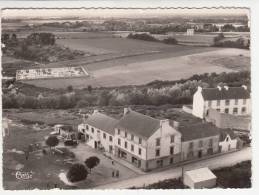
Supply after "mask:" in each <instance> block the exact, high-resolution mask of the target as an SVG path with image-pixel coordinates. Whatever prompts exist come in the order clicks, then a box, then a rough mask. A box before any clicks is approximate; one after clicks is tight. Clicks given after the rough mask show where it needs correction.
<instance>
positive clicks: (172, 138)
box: [170, 135, 174, 143]
mask: <svg viewBox="0 0 259 195" xmlns="http://www.w3.org/2000/svg"><path fill="white" fill-rule="evenodd" d="M170 143H174V135H171V136H170Z"/></svg>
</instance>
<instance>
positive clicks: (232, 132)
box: [219, 129, 237, 141]
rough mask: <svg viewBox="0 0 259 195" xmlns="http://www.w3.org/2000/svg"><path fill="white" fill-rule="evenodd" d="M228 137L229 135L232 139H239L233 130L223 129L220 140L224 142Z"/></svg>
mask: <svg viewBox="0 0 259 195" xmlns="http://www.w3.org/2000/svg"><path fill="white" fill-rule="evenodd" d="M227 135H229V136H230V138H231V139H235V138H237V135H236V134H235V133H234V131H233V130H231V129H221V130H220V138H219V140H220V141H224V140H225V138H226V137H227Z"/></svg>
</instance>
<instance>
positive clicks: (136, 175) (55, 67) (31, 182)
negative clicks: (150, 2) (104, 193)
mask: <svg viewBox="0 0 259 195" xmlns="http://www.w3.org/2000/svg"><path fill="white" fill-rule="evenodd" d="M250 14H251V13H250V9H249V8H246V7H237V8H233V7H232V8H231V7H229V8H222V7H221V8H215V7H211V8H199V9H198V8H197V9H196V8H194V7H190V8H181V9H180V8H179V9H178V8H173V7H172V8H167V9H161V8H157V9H155V8H152V9H151V8H146V9H141V8H135V9H116V8H102V9H101V8H99V9H98V8H73V7H71V8H66V9H59V8H51V9H50V8H15V7H14V8H11V7H7V8H2V9H1V66H2V69H1V74H2V150H3V151H2V188H3V189H4V190H35V189H37V190H53V189H63V190H71V189H72V190H85V189H102V190H105V189H130V190H132V191H134V190H137V189H227V188H232V189H237V188H251V187H252V186H253V185H252V179H251V178H252V168H251V167H252V166H251V164H252V163H251V161H252V144H251V143H252V141H253V139H252V134H251V130H252V122H251V121H252V120H251V119H252V110H253V109H252V95H251V94H252V93H251V92H252V90H251V52H250V49H251V46H250V42H251V34H250V26H251V18H250V17H251V16H250Z"/></svg>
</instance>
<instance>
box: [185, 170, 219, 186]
mask: <svg viewBox="0 0 259 195" xmlns="http://www.w3.org/2000/svg"><path fill="white" fill-rule="evenodd" d="M185 175H188V176H189V178H190V179H191V180H192V181H193V182H194V183H198V182H201V181H207V180H211V179H216V178H217V177H216V176H215V175H214V174H213V173H212V172H211V170H210V169H209V168H208V167H203V168H200V169H194V170H190V171H186V172H185Z"/></svg>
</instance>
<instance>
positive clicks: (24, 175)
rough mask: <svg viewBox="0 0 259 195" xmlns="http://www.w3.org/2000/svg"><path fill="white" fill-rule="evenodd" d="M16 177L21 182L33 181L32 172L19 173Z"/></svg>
mask: <svg viewBox="0 0 259 195" xmlns="http://www.w3.org/2000/svg"><path fill="white" fill-rule="evenodd" d="M15 177H16V179H20V180H28V179H32V171H30V172H21V171H17V172H16V174H15Z"/></svg>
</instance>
